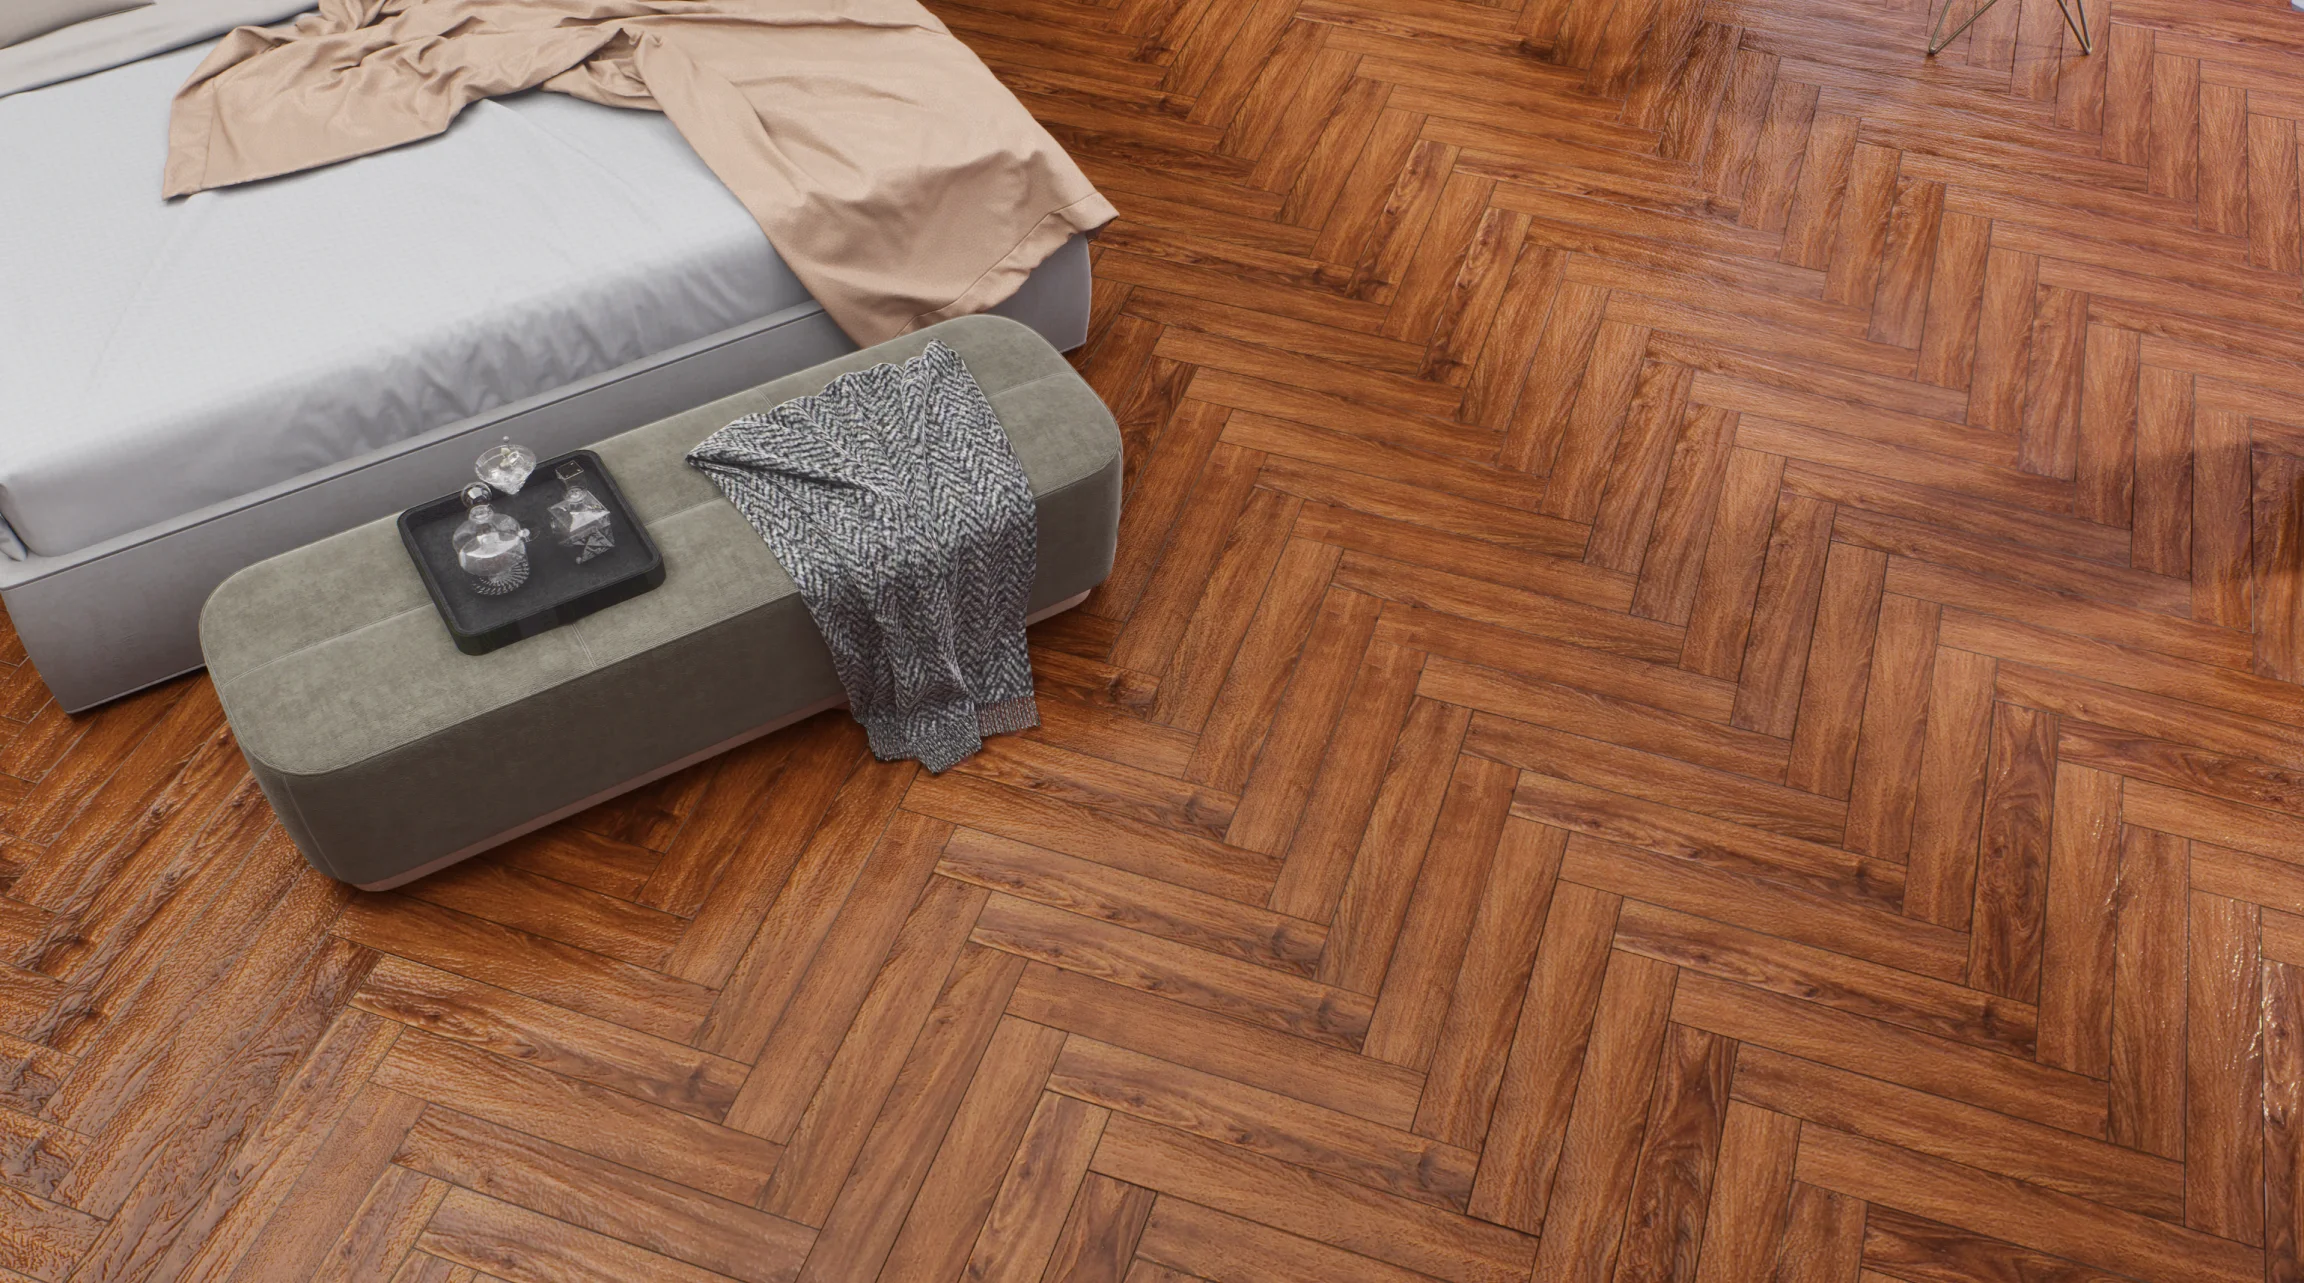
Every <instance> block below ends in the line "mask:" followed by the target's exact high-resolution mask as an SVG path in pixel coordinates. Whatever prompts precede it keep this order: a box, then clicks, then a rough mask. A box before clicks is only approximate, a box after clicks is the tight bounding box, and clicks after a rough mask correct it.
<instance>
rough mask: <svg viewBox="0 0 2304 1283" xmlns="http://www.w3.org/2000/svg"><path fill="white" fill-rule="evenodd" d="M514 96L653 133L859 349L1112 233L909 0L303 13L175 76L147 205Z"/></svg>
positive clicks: (441, 124)
mask: <svg viewBox="0 0 2304 1283" xmlns="http://www.w3.org/2000/svg"><path fill="white" fill-rule="evenodd" d="M537 86H542V87H543V88H545V89H550V90H556V91H558V92H561V93H567V94H574V95H575V96H577V97H579V98H584V99H587V100H589V101H592V102H597V103H605V104H608V105H610V106H615V107H639V108H648V109H651V110H657V111H662V112H664V113H665V114H666V115H668V116H670V117H671V119H672V123H673V124H674V125H675V126H677V127H678V128H679V130H680V132H681V134H682V135H684V136H685V137H686V138H687V140H688V142H689V144H690V145H691V146H693V147H694V148H695V149H696V153H697V155H699V156H701V157H702V158H703V160H704V163H705V164H707V165H709V166H711V168H712V172H714V173H715V174H717V175H719V177H720V180H721V181H722V182H724V183H726V184H728V188H729V190H730V191H732V192H734V193H735V194H736V197H737V199H738V200H741V201H742V202H743V203H744V206H745V208H747V209H748V210H750V211H751V213H752V216H753V217H754V218H755V219H757V220H758V221H759V223H760V227H761V229H762V230H763V231H765V232H766V233H767V234H768V240H769V242H770V243H771V244H773V245H774V246H775V247H776V251H777V253H778V254H780V255H782V256H783V259H784V261H785V262H786V263H787V264H789V265H790V266H791V268H792V271H793V273H794V274H795V275H797V276H798V277H799V278H800V282H801V284H803V285H805V286H807V287H808V291H809V293H811V294H813V295H815V296H816V299H817V301H818V302H820V303H822V304H823V305H824V308H825V310H826V311H827V312H829V313H830V314H831V316H832V319H833V320H835V321H837V322H839V324H840V327H841V328H842V329H844V330H846V331H847V332H848V335H849V337H851V338H853V339H855V340H856V341H857V342H858V343H860V344H871V343H877V342H879V341H881V340H883V339H887V338H891V337H893V336H895V335H898V334H902V333H904V332H906V331H908V330H912V329H917V328H919V327H921V326H924V325H931V324H934V323H935V322H937V321H942V320H947V319H949V318H951V317H955V316H964V315H967V314H969V313H972V312H981V311H983V310H984V309H985V308H988V307H991V306H992V305H993V304H995V303H998V302H999V301H1000V300H1002V299H1004V298H1006V297H1008V295H1009V294H1010V293H1012V292H1014V290H1015V289H1016V287H1017V286H1018V285H1019V284H1021V283H1022V282H1023V280H1024V277H1025V276H1026V275H1027V274H1029V273H1030V272H1031V270H1032V269H1033V268H1034V267H1036V266H1038V265H1039V263H1040V260H1042V259H1043V258H1046V257H1047V256H1048V255H1049V254H1050V253H1051V252H1053V251H1054V250H1055V249H1056V248H1057V247H1058V246H1059V245H1062V244H1063V243H1064V242H1065V240H1067V239H1068V238H1069V237H1070V236H1071V235H1072V234H1073V233H1075V232H1086V231H1091V230H1094V229H1095V228H1097V227H1100V226H1102V225H1103V224H1104V223H1105V222H1107V221H1108V220H1110V219H1111V218H1112V216H1113V210H1112V206H1111V204H1110V203H1109V202H1107V201H1106V200H1105V199H1104V198H1103V197H1102V196H1101V195H1099V194H1098V193H1097V191H1096V189H1095V187H1093V186H1092V185H1091V184H1090V183H1089V182H1088V180H1087V178H1086V177H1085V176H1083V175H1082V174H1081V173H1080V170H1079V168H1078V167H1077V166H1075V165H1074V164H1073V163H1072V160H1071V158H1070V157H1068V156H1066V155H1065V154H1064V151H1063V149H1062V148H1061V147H1059V146H1058V145H1057V144H1056V141H1055V140H1054V139H1053V138H1050V137H1049V136H1048V133H1047V131H1046V130H1043V129H1042V128H1040V126H1039V124H1038V123H1037V122H1035V121H1034V120H1033V119H1032V118H1031V116H1030V115H1029V114H1028V113H1026V112H1025V110H1024V107H1023V104H1021V103H1019V102H1017V101H1016V99H1015V97H1014V95H1012V94H1010V93H1009V92H1008V91H1007V89H1006V88H1004V87H1003V86H1002V85H1001V84H1000V83H999V82H998V81H997V80H995V79H994V78H993V76H992V73H991V72H990V71H989V70H988V69H986V68H985V66H984V64H983V63H982V62H979V61H978V60H977V58H976V56H975V55H974V54H973V53H971V52H970V51H969V50H968V48H967V47H966V46H965V45H963V44H961V43H960V42H959V41H958V40H957V39H955V38H954V37H953V36H952V34H951V33H950V32H949V31H947V30H946V29H945V28H944V25H943V24H942V23H941V22H939V21H937V20H936V18H935V17H934V16H933V15H931V14H930V13H929V12H928V11H927V10H925V9H923V8H921V7H920V5H919V4H918V3H916V2H915V0H320V8H319V12H317V13H312V14H306V15H305V16H303V17H301V18H299V19H297V20H296V21H295V22H294V23H293V24H291V25H290V26H286V27H277V28H270V29H260V28H254V27H244V28H241V29H240V30H238V31H235V32H233V33H232V34H231V35H229V36H227V37H225V39H224V40H223V42H222V43H221V44H219V45H218V46H217V47H216V50H215V52H214V53H212V54H210V55H209V57H208V59H207V61H206V62H203V63H202V64H201V65H200V69H199V70H198V71H197V72H195V73H193V76H192V79H191V80H190V81H189V82H187V83H186V84H185V86H184V88H183V89H182V90H181V91H179V92H178V94H177V96H176V105H175V111H174V115H173V118H172V119H171V120H170V122H169V154H168V171H167V176H166V191H167V194H168V195H169V196H183V195H189V194H190V193H193V192H197V191H202V190H205V189H208V188H212V187H224V186H229V185H231V184H233V183H244V182H249V181H251V180H254V179H259V178H269V177H273V176H275V175H279V174H286V173H291V172H294V171H296V170H301V169H310V168H313V167H315V166H319V165H326V164H329V163H332V162H334V161H339V160H345V159H348V158H350V157H354V156H362V155H366V154H368V153H370V152H376V151H382V150H384V149H386V148H389V147H396V146H399V145H401V144H403V143H408V142H413V141H415V140H417V139H420V138H428V137H430V136H432V135H434V134H437V133H439V132H441V131H442V130H444V129H446V128H447V127H448V125H449V122H450V121H452V120H454V119H455V117H456V114H457V113H458V112H459V111H462V110H463V109H464V107H465V106H466V105H467V104H469V103H472V102H476V101H478V100H480V99H482V98H488V97H493V96H496V95H499V94H509V93H516V92H518V91H520V90H523V89H530V88H534V87H537ZM408 230H409V234H410V235H444V236H452V235H454V234H455V229H454V228H410V229H408Z"/></svg>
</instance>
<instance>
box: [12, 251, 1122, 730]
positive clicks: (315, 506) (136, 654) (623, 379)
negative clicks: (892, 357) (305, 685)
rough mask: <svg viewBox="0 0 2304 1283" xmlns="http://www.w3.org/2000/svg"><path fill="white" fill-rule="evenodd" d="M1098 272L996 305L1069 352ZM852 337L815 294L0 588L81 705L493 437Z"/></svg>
mask: <svg viewBox="0 0 2304 1283" xmlns="http://www.w3.org/2000/svg"><path fill="white" fill-rule="evenodd" d="M1089 283H1090V281H1089V265H1088V243H1087V241H1086V240H1084V239H1082V238H1080V237H1077V236H1075V237H1073V238H1072V240H1071V241H1070V242H1069V243H1067V244H1066V245H1065V246H1064V247H1063V248H1061V249H1059V250H1057V251H1056V252H1055V253H1054V254H1052V255H1050V256H1049V258H1048V259H1047V261H1046V262H1044V263H1042V264H1041V265H1040V267H1039V268H1038V269H1037V270H1035V271H1034V272H1033V274H1032V276H1031V278H1030V279H1028V280H1027V281H1025V283H1024V285H1023V287H1022V288H1020V289H1018V290H1017V291H1016V293H1015V295H1014V296H1013V297H1011V298H1010V299H1009V300H1008V301H1007V302H1005V303H1002V304H1001V305H1000V306H999V307H996V308H994V309H992V310H993V311H994V312H996V313H998V314H999V315H1002V316H1007V317H1012V318H1014V319H1016V320H1019V321H1022V322H1024V323H1025V324H1026V325H1029V326H1031V327H1032V328H1033V329H1036V330H1038V331H1040V333H1041V334H1042V335H1043V336H1044V337H1046V338H1047V340H1048V341H1049V342H1050V343H1053V344H1055V345H1056V347H1057V348H1058V349H1059V350H1062V351H1070V350H1071V349H1073V348H1076V347H1078V346H1080V344H1081V343H1083V342H1085V341H1086V340H1087V336H1088V296H1089ZM855 350H856V345H855V344H854V343H853V342H851V341H850V340H849V339H848V336H847V335H845V334H843V333H841V332H840V329H839V327H838V326H836V325H834V324H833V323H832V320H831V318H830V317H828V316H826V315H825V314H824V309H823V308H822V307H821V306H819V305H817V304H816V303H814V302H809V303H805V304H802V305H800V306H798V307H793V308H788V309H786V310H785V311H782V312H778V313H776V314H775V315H773V316H768V317H763V318H762V319H760V320H758V321H753V322H750V323H747V324H744V325H739V326H736V327H735V328H733V329H729V330H724V331H722V332H721V333H719V334H715V335H711V336H709V337H707V338H703V339H699V340H697V341H695V342H693V343H689V344H685V345H683V346H681V347H676V348H673V349H671V350H670V351H667V352H662V353H658V354H657V355H655V356H652V357H648V358H646V359H644V360H640V361H635V362H633V363H631V364H629V365H625V366H621V367H619V368H617V369H614V370H610V371H608V372H606V373H604V374H599V375H595V376H593V377H592V378H589V379H584V380H581V381H579V382H576V383H571V384H568V385H567V386H565V387H561V388H556V389H554V390H553V391H550V392H547V393H544V394H542V395H540V396H534V397H530V398H528V399H527V400H524V401H517V402H514V403H512V404H510V405H507V406H503V407H500V408H498V409H496V410H492V411H490V412H488V413H487V414H484V415H477V416H475V417H473V418H469V419H465V420H463V421H461V422H458V423H452V424H449V425H448V426H446V427H442V428H437V429H434V430H433V431H430V432H426V433H423V434H422V435H419V436H415V437H411V438H409V439H408V440H406V441H402V442H400V443H398V444H397V445H394V446H392V447H390V448H388V449H384V450H379V451H374V452H372V453H369V454H365V455H361V456H359V457H357V458H354V459H349V460H346V461H345V462H343V463H339V464H335V465H333V466H330V467H327V468H322V469H318V470H316V471H313V472H308V473H306V474H304V475H303V476H300V477H297V478H295V479H293V480H290V481H285V482H281V483H280V484H278V485H273V486H267V487H265V488H264V489H261V490H257V491H254V492H252V493H250V494H246V495H242V496H241V497H239V498H238V499H234V500H231V501H229V502H226V503H221V504H214V505H211V506H209V507H206V508H202V509H200V510H198V511H196V512H191V513H187V514H185V515H184V516H181V517H177V518H175V519H173V520H170V521H164V522H160V523H158V524H155V525H151V526H147V527H145V528H144V529H142V530H138V531H134V532H132V533H129V534H125V535H120V536H117V537H115V538H112V539H107V540H105V541H103V542H102V543H98V544H93V545H91V546H89V547H87V548H83V549H80V550H79V551H77V552H72V553H67V554H63V555H60V556H53V557H43V556H37V555H35V556H32V557H29V558H27V559H26V560H23V561H7V560H0V601H5V602H6V604H7V607H8V617H9V620H10V622H12V623H13V624H14V625H15V627H16V631H17V633H18V635H20V636H21V637H22V638H23V639H24V648H25V650H26V651H27V652H28V653H29V654H30V655H31V658H32V662H33V664H34V665H35V666H37V668H38V669H39V672H40V676H41V678H42V680H44V681H46V682H47V683H48V689H49V690H50V691H51V692H53V693H54V694H55V696H56V702H57V703H58V704H59V705H61V706H62V707H63V709H64V711H65V712H68V713H77V712H80V711H82V710H83V709H87V708H92V707H94V706H95V705H98V704H102V703H104V702H106V701H107V700H113V699H118V698H119V697H120V696H122V695H127V694H130V693H131V692H134V691H138V690H141V689H143V688H144V687H147V686H151V685H154V684H157V683H159V682H164V681H167V680H168V679H170V678H172V677H178V676H181V675H183V674H185V673H188V672H191V671H192V670H194V669H196V668H199V667H200V666H201V664H200V640H199V622H200V607H201V605H202V603H204V602H206V601H207V600H208V594H209V593H210V592H212V591H214V590H215V587H216V585H218V584H220V583H222V582H224V580H225V579H226V578H228V577H229V576H231V575H232V574H233V572H235V571H237V570H239V569H240V568H241V567H243V566H249V565H253V564H255V563H256V562H259V561H262V560H264V559H265V558H267V557H270V556H273V555H275V554H277V553H282V552H286V551H287V550H289V549H290V548H297V547H301V546H303V545H305V544H308V543H311V542H312V541H314V540H316V539H322V538H325V537H327V536H329V535H332V534H336V533H338V532H340V531H344V530H349V529H351V528H352V527H354V526H357V525H360V524H362V523H364V522H368V521H373V520H375V519H376V518H378V517H382V516H386V515H388V514H391V513H395V512H398V511H400V510H401V509H402V508H406V507H408V506H409V505H411V504H414V503H417V502H419V501H421V500H423V499H427V498H430V497H432V496H434V495H439V494H445V493H447V492H449V491H452V490H455V489H456V488H458V487H459V486H460V485H461V484H463V483H464V482H467V481H469V480H471V474H472V459H473V456H474V455H476V454H478V453H479V451H480V448H481V443H483V442H488V441H493V440H495V439H496V438H497V437H500V436H506V435H509V436H510V437H512V438H513V439H514V440H516V441H520V442H522V443H524V444H526V445H528V446H531V447H533V448H534V449H535V450H536V452H537V454H538V455H540V456H550V455H555V454H559V453H561V452H563V451H566V450H573V449H576V448H578V447H580V446H584V445H589V444H590V443H592V442H594V441H598V440H600V439H601V438H603V437H607V436H612V435H614V434H616V433H618V432H622V431H624V430H626V429H628V428H632V427H635V426H637V425H639V424H643V423H649V422H653V421H654V420H657V419H661V418H663V417H665V416H666V415H670V414H677V413H679V412H680V411H682V410H687V409H692V408H694V407H696V406H699V405H702V404H704V403H705V402H707V401H713V400H717V399H719V398H720V397H724V396H728V395H730V394H732V393H736V392H740V391H742V390H744V389H745V388H749V387H756V386H758V385H759V384H762V383H765V382H767V381H768V380H770V379H774V378H777V377H779V376H781V375H785V374H789V373H791V372H793V371H794V370H801V369H806V368H807V367H809V366H811V365H815V364H818V363H820V362H823V361H826V360H830V359H831V358H833V357H835V356H839V355H842V354H843V353H847V352H853V351H855Z"/></svg>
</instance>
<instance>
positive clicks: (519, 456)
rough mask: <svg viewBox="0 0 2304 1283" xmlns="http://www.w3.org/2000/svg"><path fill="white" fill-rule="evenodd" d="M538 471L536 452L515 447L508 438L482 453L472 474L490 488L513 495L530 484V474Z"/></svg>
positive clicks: (520, 446)
mask: <svg viewBox="0 0 2304 1283" xmlns="http://www.w3.org/2000/svg"><path fill="white" fill-rule="evenodd" d="M535 470H536V452H535V451H534V450H531V449H529V448H528V447H527V446H524V445H514V444H513V443H512V438H510V437H506V438H504V439H503V440H502V441H499V442H498V443H496V444H495V445H492V446H490V447H488V448H487V449H485V450H483V451H481V452H480V457H479V458H478V459H476V460H474V461H473V464H472V472H473V474H474V475H476V476H478V477H479V478H480V479H481V480H482V481H485V482H487V483H488V484H489V485H490V486H493V487H495V488H496V489H498V490H501V491H503V492H504V493H505V494H508V495H512V494H518V493H520V487H522V486H524V485H527V484H528V474H529V473H531V472H534V471H535Z"/></svg>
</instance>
